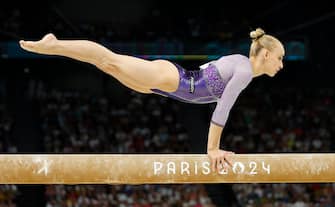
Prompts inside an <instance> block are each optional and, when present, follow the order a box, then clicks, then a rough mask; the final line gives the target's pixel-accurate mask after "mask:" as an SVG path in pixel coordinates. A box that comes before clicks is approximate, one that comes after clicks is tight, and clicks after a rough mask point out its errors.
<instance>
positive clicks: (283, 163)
mask: <svg viewBox="0 0 335 207" xmlns="http://www.w3.org/2000/svg"><path fill="white" fill-rule="evenodd" d="M232 160H233V163H234V164H233V167H232V168H229V169H228V170H227V171H223V170H222V171H220V172H212V170H211V166H210V162H209V160H208V158H207V155H204V154H202V155H200V154H180V155H175V154H146V155H143V154H141V155H140V154H133V155H129V154H118V155H115V154H85V155H84V154H80V155H79V154H77V155H73V154H71V155H70V154H58V155H54V154H52V155H49V154H43V155H42V154H40V155H38V154H30V155H26V154H21V155H12V154H11V155H8V154H6V155H4V154H2V155H0V183H1V184H144V183H147V184H151V183H157V184H158V183H293V182H294V183H312V182H335V171H334V169H335V154H326V153H325V154H293V153H292V154H237V155H234V156H232Z"/></svg>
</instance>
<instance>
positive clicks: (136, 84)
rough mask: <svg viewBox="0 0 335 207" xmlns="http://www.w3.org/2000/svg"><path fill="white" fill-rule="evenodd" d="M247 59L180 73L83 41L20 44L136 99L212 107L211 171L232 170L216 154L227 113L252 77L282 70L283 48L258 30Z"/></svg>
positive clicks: (226, 156)
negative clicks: (86, 66) (100, 77)
mask: <svg viewBox="0 0 335 207" xmlns="http://www.w3.org/2000/svg"><path fill="white" fill-rule="evenodd" d="M250 38H251V39H252V43H251V46H250V52H249V57H246V56H243V55H240V54H232V55H227V56H223V57H221V58H219V59H217V60H215V61H212V62H210V63H208V64H205V65H204V66H203V67H201V69H200V70H193V71H189V70H185V69H184V68H183V67H181V66H180V65H178V64H176V63H174V62H171V61H167V60H161V59H159V60H153V61H148V60H143V59H140V58H136V57H132V56H127V55H121V54H116V53H114V52H112V51H110V50H109V49H107V48H105V47H103V46H102V45H100V44H98V43H95V42H92V41H88V40H59V39H57V38H56V37H55V36H54V35H53V34H47V35H45V36H44V37H43V38H42V39H41V40H39V41H24V40H21V41H20V46H21V47H22V48H23V49H25V50H27V51H30V52H34V53H39V54H46V55H58V56H65V57H68V58H72V59H75V60H79V61H83V62H87V63H90V64H93V65H95V66H96V67H97V68H98V69H100V70H102V71H103V72H105V73H107V74H109V75H111V76H113V77H114V78H116V79H117V80H119V81H120V82H121V83H122V84H124V85H125V86H127V87H128V88H131V89H133V90H135V91H137V92H140V93H146V94H150V93H154V94H159V95H164V96H167V97H170V98H173V99H176V100H179V101H184V102H187V103H194V104H206V103H213V102H217V105H216V108H215V110H214V112H213V115H212V118H211V122H210V126H209V133H208V145H207V154H208V157H209V159H210V161H211V167H212V170H213V171H216V170H221V169H222V168H226V167H227V166H228V165H232V163H231V158H230V156H231V155H232V154H233V152H230V151H225V150H221V149H220V139H221V135H222V131H223V128H224V126H225V124H226V121H227V118H228V115H229V112H230V110H231V108H232V106H233V104H234V102H235V101H236V99H237V97H238V96H239V94H240V93H241V91H242V90H243V89H244V88H246V87H247V85H248V84H249V83H250V81H251V80H252V78H253V77H257V76H260V75H263V74H266V75H269V76H271V77H273V76H274V75H275V74H276V73H277V72H278V71H279V70H281V69H282V68H283V57H284V53H285V51H284V47H283V45H282V43H281V42H280V41H279V40H278V39H277V38H275V37H273V36H271V35H268V34H265V32H264V31H263V30H262V29H261V28H257V29H256V30H255V31H252V32H250Z"/></svg>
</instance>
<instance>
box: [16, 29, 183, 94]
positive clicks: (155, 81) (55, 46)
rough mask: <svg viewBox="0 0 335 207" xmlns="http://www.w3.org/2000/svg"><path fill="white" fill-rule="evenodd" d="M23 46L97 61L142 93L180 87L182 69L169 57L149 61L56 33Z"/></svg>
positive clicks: (170, 90) (124, 82) (53, 53)
mask: <svg viewBox="0 0 335 207" xmlns="http://www.w3.org/2000/svg"><path fill="white" fill-rule="evenodd" d="M20 45H21V47H22V48H23V49H25V50H27V51H30V52H35V53H39V54H46V55H58V56H64V57H69V58H72V59H75V60H79V61H83V62H87V63H90V64H93V65H95V66H96V67H97V68H99V69H100V70H102V71H104V72H105V73H107V74H109V75H112V76H113V77H114V78H116V79H118V80H119V81H120V82H121V83H123V84H124V85H126V86H127V87H129V88H131V89H133V90H136V91H138V92H142V93H151V91H150V89H153V88H156V89H160V90H162V91H166V92H172V91H175V90H177V87H178V84H179V73H178V70H177V68H176V67H175V65H174V64H172V63H171V62H169V61H166V60H154V61H148V60H143V59H140V58H136V57H132V56H127V55H120V54H116V53H114V52H112V51H110V50H108V49H107V48H105V47H103V46H102V45H100V44H98V43H95V42H92V41H88V40H59V39H57V38H56V37H55V36H54V35H53V34H47V35H45V36H44V37H43V38H42V39H41V40H39V41H23V40H21V41H20Z"/></svg>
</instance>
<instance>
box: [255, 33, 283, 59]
mask: <svg viewBox="0 0 335 207" xmlns="http://www.w3.org/2000/svg"><path fill="white" fill-rule="evenodd" d="M250 38H251V40H252V43H251V46H250V52H249V56H250V57H251V56H254V57H256V56H257V55H258V53H259V52H260V51H261V49H262V48H265V49H267V50H269V51H272V50H273V49H274V48H275V47H277V46H278V44H281V42H280V41H279V40H278V39H277V38H275V37H273V36H271V35H268V34H265V32H264V30H263V29H261V28H257V29H256V30H254V31H252V32H250Z"/></svg>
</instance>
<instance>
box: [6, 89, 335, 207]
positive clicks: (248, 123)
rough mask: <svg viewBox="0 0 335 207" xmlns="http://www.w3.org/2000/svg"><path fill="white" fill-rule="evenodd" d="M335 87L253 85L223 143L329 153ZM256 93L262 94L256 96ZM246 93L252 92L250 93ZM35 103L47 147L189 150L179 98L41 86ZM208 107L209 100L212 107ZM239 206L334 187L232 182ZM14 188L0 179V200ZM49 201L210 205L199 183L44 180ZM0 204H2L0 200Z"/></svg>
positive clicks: (279, 202)
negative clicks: (54, 182) (119, 97)
mask: <svg viewBox="0 0 335 207" xmlns="http://www.w3.org/2000/svg"><path fill="white" fill-rule="evenodd" d="M334 92H335V91H334V89H332V88H323V89H311V88H304V89H302V88H294V87H292V88H289V87H287V88H279V89H276V88H273V89H271V93H270V92H267V91H266V89H265V88H262V87H254V88H253V89H252V90H247V91H246V92H245V94H243V95H242V96H241V97H240V98H239V100H238V102H237V103H236V107H235V108H234V109H233V110H232V111H231V114H230V120H229V122H228V125H227V126H226V129H225V130H226V131H227V133H226V134H225V136H224V137H223V140H222V141H223V143H222V144H223V146H225V148H226V149H228V150H233V151H235V152H237V153H254V152H265V153H266V152H267V153H275V152H308V153H312V152H332V151H334V141H333V139H332V138H333V136H334V132H335V118H334V117H335V116H334V115H335V113H334V107H333V106H334ZM259 94H261V95H259ZM251 97H252V98H251ZM35 99H36V100H35V101H36V102H37V103H38V105H39V107H38V108H39V109H40V111H39V113H40V114H39V120H40V128H41V131H42V136H43V140H44V145H43V146H44V149H45V152H47V153H90V152H95V153H187V152H189V151H190V142H191V140H190V138H189V136H188V133H187V131H186V130H185V129H184V128H183V124H182V123H181V122H180V121H179V118H178V116H180V110H181V108H180V104H179V103H178V102H176V101H173V100H170V99H167V98H164V97H160V96H156V95H142V94H139V93H136V92H130V94H129V99H128V100H127V101H126V102H120V101H119V100H116V99H115V97H114V99H113V97H112V96H111V97H109V96H103V95H101V96H97V95H90V94H89V93H84V92H80V91H75V90H60V89H55V88H48V89H47V88H46V87H43V86H42V87H39V90H38V92H36V96H35ZM211 107H212V109H214V107H215V105H211ZM0 115H1V116H0V133H1V136H0V149H1V151H2V152H6V153H10V152H16V150H15V146H13V144H11V141H10V140H11V139H13V137H12V130H11V129H12V124H13V123H14V122H13V119H12V118H11V117H10V115H8V114H7V113H6V104H5V103H1V105H0ZM233 190H234V192H235V194H236V197H237V198H238V201H239V203H240V205H241V206H250V207H251V206H265V207H267V206H278V207H286V206H287V207H331V206H334V203H335V185H334V184H332V183H325V184H318V183H315V184H234V185H233ZM17 193H18V192H17V189H16V186H13V185H2V186H1V190H0V204H1V205H2V206H15V204H14V203H13V202H14V201H15V195H16V194H17ZM45 195H46V198H47V206H48V207H58V206H67V207H72V206H124V207H128V206H132V207H154V206H181V207H212V206H215V205H214V204H213V203H212V201H211V198H210V197H209V196H208V194H207V192H206V190H205V188H204V186H203V185H190V184H189V185H138V186H132V185H111V186H105V185H77V186H76V185H49V186H47V187H46V192H45ZM1 205H0V206H1Z"/></svg>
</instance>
